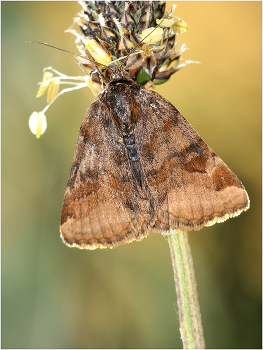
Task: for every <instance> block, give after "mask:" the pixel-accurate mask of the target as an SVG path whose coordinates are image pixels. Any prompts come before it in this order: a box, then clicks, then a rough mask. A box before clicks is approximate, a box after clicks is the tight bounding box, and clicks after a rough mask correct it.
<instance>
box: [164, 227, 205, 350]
mask: <svg viewBox="0 0 263 350" xmlns="http://www.w3.org/2000/svg"><path fill="white" fill-rule="evenodd" d="M168 243H169V246H170V252H171V257H172V264H173V270H174V281H175V289H176V294H177V305H178V311H179V322H180V333H181V338H182V341H183V347H184V349H204V348H205V340H204V332H203V325H202V320H201V313H200V307H199V301H198V293H197V285H196V279H195V271H194V265H193V258H192V254H191V249H190V246H189V242H188V234H187V232H184V231H180V230H171V231H169V235H168Z"/></svg>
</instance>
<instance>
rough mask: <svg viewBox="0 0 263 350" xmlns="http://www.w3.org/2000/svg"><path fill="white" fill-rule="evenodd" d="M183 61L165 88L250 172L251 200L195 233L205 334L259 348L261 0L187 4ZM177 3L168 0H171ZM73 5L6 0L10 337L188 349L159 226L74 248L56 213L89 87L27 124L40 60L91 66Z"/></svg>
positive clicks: (58, 343) (6, 312)
mask: <svg viewBox="0 0 263 350" xmlns="http://www.w3.org/2000/svg"><path fill="white" fill-rule="evenodd" d="M176 3H177V8H176V12H175V15H176V16H178V17H181V18H182V19H183V20H185V21H186V22H187V24H188V27H189V30H188V32H187V33H186V34H184V35H181V36H179V39H180V40H181V41H182V42H184V43H186V44H187V46H188V47H189V48H190V50H189V51H186V52H185V53H184V54H183V58H184V59H185V60H189V59H190V60H196V61H200V62H201V64H200V65H189V66H187V67H186V68H183V69H182V70H180V71H179V72H178V73H176V74H175V75H174V76H172V78H171V79H170V80H169V82H167V83H166V84H164V85H162V86H158V87H157V88H156V91H157V92H159V93H160V94H161V95H162V96H164V97H165V98H166V99H168V100H169V101H170V102H171V103H173V104H174V105H175V106H176V107H177V108H178V109H179V110H180V111H181V112H182V113H183V114H184V116H185V117H186V118H187V119H188V121H189V122H190V123H191V124H192V125H193V126H194V127H195V129H196V130H197V131H198V133H199V134H200V135H201V136H202V137H203V139H204V140H205V141H206V142H207V143H208V144H209V145H210V146H211V147H212V149H213V150H214V151H215V152H216V153H217V154H218V155H219V156H220V157H221V158H222V159H223V160H224V161H225V162H226V164H227V165H228V166H229V167H230V168H231V169H232V170H233V171H234V172H235V173H236V174H237V175H238V177H239V179H240V180H241V181H242V182H243V184H244V186H245V187H246V189H247V192H248V194H249V196H250V200H251V208H250V209H249V210H248V211H247V212H245V213H242V215H240V216H238V217H237V218H234V219H230V220H228V221H226V222H225V223H222V224H217V225H214V226H213V227H209V228H204V229H202V230H201V231H200V232H191V233H190V234H189V237H190V244H191V248H192V253H193V258H194V263H195V270H196V277H197V284H198V292H199V299H200V305H201V312H202V318H203V326H204V333H205V339H206V345H207V347H208V348H261V285H262V284H261V95H262V91H261V52H262V47H261V41H262V38H261V14H262V9H261V2H260V1H257V2H256V1H254V2H253V1H242V2H239V1H233V2H232V1H231V2H228V1H224V2H217V1H215V2H191V1H186V2H184V1H178V2H176ZM171 4H172V2H169V4H168V6H170V5H171ZM80 9H81V7H80V5H79V4H78V3H77V2H29V1H28V2H2V3H1V10H2V12H1V13H2V18H1V19H2V23H1V25H2V348H182V343H181V340H180V334H179V330H178V328H179V325H178V315H177V311H176V294H175V289H174V281H173V271H172V266H171V258H170V255H169V247H168V243H167V241H166V239H165V238H164V237H162V236H161V235H157V234H150V235H149V237H148V238H147V239H144V240H143V241H142V242H140V243H132V244H129V245H126V246H121V247H118V248H117V249H114V250H96V251H81V250H78V249H75V248H72V249H70V248H68V247H66V246H65V245H64V244H63V243H62V241H61V239H60V237H59V220H60V210H61V205H62V200H63V196H64V191H65V188H66V184H67V179H68V176H69V172H70V167H71V162H72V157H73V152H74V148H75V141H76V138H77V134H78V130H79V127H80V124H81V122H82V119H83V117H84V114H85V112H86V109H87V108H88V107H89V105H90V103H91V102H92V101H93V96H92V94H91V92H90V90H89V89H88V88H86V89H82V90H79V91H76V92H72V93H69V94H65V95H63V96H62V97H60V98H59V99H58V101H56V103H55V104H54V105H53V106H52V107H51V108H50V109H49V110H48V112H47V113H46V115H47V119H48V127H47V131H46V133H45V134H44V135H43V136H42V137H41V138H40V139H39V140H37V139H36V138H35V136H34V135H32V134H31V133H30V131H29V128H28V118H29V116H30V115H31V113H32V112H33V111H40V110H42V109H43V107H44V106H45V105H46V101H45V97H42V98H39V99H36V98H35V95H36V92H37V90H38V85H37V83H38V82H39V81H41V80H42V69H43V68H44V67H47V66H53V67H54V68H56V69H58V70H60V71H61V72H63V73H65V74H68V75H82V72H81V71H80V70H79V68H78V66H77V65H76V64H75V63H74V61H76V60H75V59H74V57H73V56H72V55H69V54H66V53H63V52H61V51H58V50H54V49H51V48H48V47H44V46H40V45H33V44H25V41H26V40H38V41H44V42H48V43H49V44H52V45H56V46H59V47H62V48H65V49H68V50H73V51H75V52H76V51H77V50H76V48H75V44H74V40H75V39H74V37H73V36H72V35H71V34H69V33H64V30H66V29H67V28H69V27H70V25H71V24H72V22H73V17H74V16H75V15H76V14H77V12H78V11H79V10H80Z"/></svg>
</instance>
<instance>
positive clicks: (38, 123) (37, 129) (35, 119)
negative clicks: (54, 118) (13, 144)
mask: <svg viewBox="0 0 263 350" xmlns="http://www.w3.org/2000/svg"><path fill="white" fill-rule="evenodd" d="M29 128H30V131H31V132H32V133H33V134H34V135H36V137H37V138H39V137H40V136H41V135H42V134H44V132H45V130H46V128H47V119H46V116H45V114H44V113H42V112H39V113H38V112H34V113H32V114H31V116H30V118H29Z"/></svg>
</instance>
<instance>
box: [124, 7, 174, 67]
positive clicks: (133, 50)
mask: <svg viewBox="0 0 263 350" xmlns="http://www.w3.org/2000/svg"><path fill="white" fill-rule="evenodd" d="M171 12H172V11H170V12H169V13H168V14H167V15H166V16H165V17H163V19H162V21H161V22H160V23H159V24H158V25H157V26H156V27H155V28H154V29H153V30H152V31H151V32H150V33H149V34H147V35H146V36H145V37H144V38H143V39H142V40H141V41H140V42H138V44H137V45H135V46H134V48H133V49H132V50H131V52H130V53H129V54H128V55H127V57H126V60H124V62H122V66H121V67H123V66H124V64H125V63H126V61H127V60H128V58H129V57H130V55H131V54H133V53H134V52H135V50H136V49H137V47H138V46H139V45H141V43H142V42H143V40H144V39H146V38H147V37H148V36H149V35H151V34H152V33H153V32H154V31H155V29H157V28H159V27H160V26H161V24H162V23H163V21H164V20H165V19H166V18H168V16H170V14H171Z"/></svg>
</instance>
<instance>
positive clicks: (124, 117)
mask: <svg viewBox="0 0 263 350" xmlns="http://www.w3.org/2000/svg"><path fill="white" fill-rule="evenodd" d="M107 102H108V103H110V111H111V115H112V118H113V120H114V121H115V123H116V125H117V126H118V127H119V128H120V129H121V130H122V131H127V130H130V129H132V128H133V126H134V124H135V122H136V116H137V113H136V111H137V109H136V100H135V96H134V94H133V92H132V90H131V89H130V86H129V85H128V84H125V83H122V82H115V83H114V84H112V85H111V86H110V88H109V90H108V93H107Z"/></svg>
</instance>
